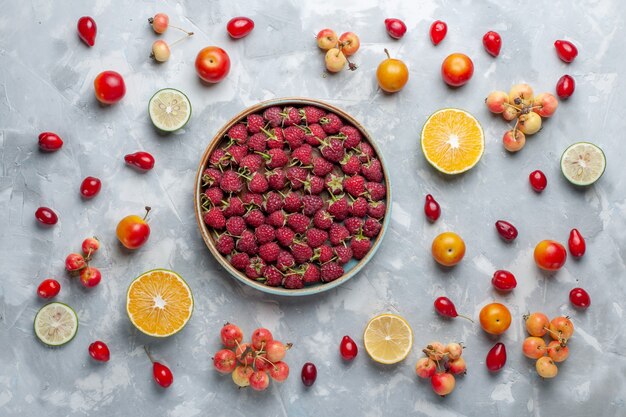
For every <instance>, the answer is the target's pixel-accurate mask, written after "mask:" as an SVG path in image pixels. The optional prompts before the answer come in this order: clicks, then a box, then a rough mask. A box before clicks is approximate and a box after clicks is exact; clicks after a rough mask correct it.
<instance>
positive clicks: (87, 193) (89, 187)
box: [80, 177, 102, 199]
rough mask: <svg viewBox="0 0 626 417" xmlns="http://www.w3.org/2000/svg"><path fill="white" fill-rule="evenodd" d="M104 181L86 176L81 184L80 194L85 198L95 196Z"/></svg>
mask: <svg viewBox="0 0 626 417" xmlns="http://www.w3.org/2000/svg"><path fill="white" fill-rule="evenodd" d="M101 187H102V182H101V181H100V179H99V178H96V177H85V179H84V180H83V182H82V183H81V184H80V195H82V196H83V197H84V198H87V199H89V198H94V197H95V196H96V195H98V193H99V192H100V188H101Z"/></svg>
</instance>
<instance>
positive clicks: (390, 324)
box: [363, 314, 413, 364]
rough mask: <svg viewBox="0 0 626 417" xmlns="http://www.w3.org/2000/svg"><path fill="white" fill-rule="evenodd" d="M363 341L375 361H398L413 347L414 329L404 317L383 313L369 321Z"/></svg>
mask: <svg viewBox="0 0 626 417" xmlns="http://www.w3.org/2000/svg"><path fill="white" fill-rule="evenodd" d="M363 343H364V345H365V350H366V351H367V354H368V355H370V357H371V358H372V359H373V360H374V361H376V362H378V363H383V364H392V363H397V362H400V361H402V360H404V359H405V358H406V357H407V355H408V354H409V352H410V351H411V347H413V330H411V326H409V323H407V321H406V320H405V319H403V318H402V317H400V316H397V315H395V314H381V315H379V316H376V317H374V318H373V319H371V320H370V321H369V323H367V326H366V327H365V332H364V334H363Z"/></svg>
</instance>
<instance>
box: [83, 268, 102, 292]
mask: <svg viewBox="0 0 626 417" xmlns="http://www.w3.org/2000/svg"><path fill="white" fill-rule="evenodd" d="M101 280H102V274H101V273H100V270H99V269H98V268H96V267H94V266H87V267H86V268H83V269H81V270H80V283H81V284H83V286H84V287H85V288H92V287H95V286H96V285H98V284H100V281H101Z"/></svg>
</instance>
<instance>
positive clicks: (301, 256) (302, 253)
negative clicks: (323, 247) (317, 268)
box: [291, 242, 313, 264]
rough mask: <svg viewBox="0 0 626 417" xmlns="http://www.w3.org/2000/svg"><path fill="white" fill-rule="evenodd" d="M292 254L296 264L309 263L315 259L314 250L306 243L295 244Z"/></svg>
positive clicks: (292, 247) (292, 246)
mask: <svg viewBox="0 0 626 417" xmlns="http://www.w3.org/2000/svg"><path fill="white" fill-rule="evenodd" d="M291 254H292V255H293V259H295V261H296V263H298V264H301V263H304V262H309V261H310V260H311V258H312V257H313V249H311V247H310V246H309V245H307V244H306V243H304V242H295V243H294V244H292V245H291Z"/></svg>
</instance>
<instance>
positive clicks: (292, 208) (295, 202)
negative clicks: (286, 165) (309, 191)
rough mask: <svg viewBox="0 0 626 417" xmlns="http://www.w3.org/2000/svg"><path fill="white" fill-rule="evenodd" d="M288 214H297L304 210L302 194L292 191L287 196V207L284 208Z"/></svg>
mask: <svg viewBox="0 0 626 417" xmlns="http://www.w3.org/2000/svg"><path fill="white" fill-rule="evenodd" d="M283 208H284V209H285V211H286V212H287V213H295V212H298V211H300V209H301V208H302V197H300V194H298V193H294V192H293V191H290V192H289V193H288V194H287V195H286V196H285V205H284V207H283Z"/></svg>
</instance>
